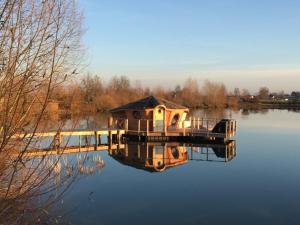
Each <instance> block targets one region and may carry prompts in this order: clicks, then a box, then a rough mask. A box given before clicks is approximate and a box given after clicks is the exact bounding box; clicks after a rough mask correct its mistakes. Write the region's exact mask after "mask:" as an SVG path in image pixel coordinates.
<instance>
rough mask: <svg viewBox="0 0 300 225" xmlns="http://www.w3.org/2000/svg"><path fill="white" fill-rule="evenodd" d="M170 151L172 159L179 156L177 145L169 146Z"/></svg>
mask: <svg viewBox="0 0 300 225" xmlns="http://www.w3.org/2000/svg"><path fill="white" fill-rule="evenodd" d="M171 153H172V156H173V158H174V159H178V158H179V151H178V149H177V147H172V148H171Z"/></svg>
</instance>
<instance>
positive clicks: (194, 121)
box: [193, 117, 196, 128]
mask: <svg viewBox="0 0 300 225" xmlns="http://www.w3.org/2000/svg"><path fill="white" fill-rule="evenodd" d="M193 128H196V118H195V117H193Z"/></svg>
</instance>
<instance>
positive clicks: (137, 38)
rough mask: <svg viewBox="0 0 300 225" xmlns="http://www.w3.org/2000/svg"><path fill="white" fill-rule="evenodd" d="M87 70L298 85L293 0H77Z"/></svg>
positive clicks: (145, 79)
mask: <svg viewBox="0 0 300 225" xmlns="http://www.w3.org/2000/svg"><path fill="white" fill-rule="evenodd" d="M79 3H80V7H81V8H82V9H83V11H84V15H85V20H84V27H85V29H86V32H85V34H84V37H83V43H84V46H85V48H86V59H87V60H86V65H87V66H86V68H85V70H86V71H87V72H90V73H92V74H98V75H100V76H101V77H102V78H104V79H106V80H108V79H109V78H111V77H112V76H114V75H126V76H128V77H129V78H130V79H131V80H132V81H140V82H141V83H142V85H144V86H150V87H153V86H155V85H160V86H162V87H165V88H172V87H174V86H175V85H176V84H183V83H184V81H185V80H186V79H187V78H189V77H192V78H194V79H197V80H198V82H199V84H200V85H201V83H202V82H203V81H204V80H206V79H209V80H212V81H218V82H223V83H224V84H225V85H226V86H227V87H228V88H229V89H233V88H234V87H240V88H247V89H249V90H252V91H255V90H258V89H259V87H261V86H268V87H269V88H270V89H272V90H274V91H280V90H284V91H291V90H300V13H299V12H300V1H298V0H281V1H279V0H251V1H249V0H79Z"/></svg>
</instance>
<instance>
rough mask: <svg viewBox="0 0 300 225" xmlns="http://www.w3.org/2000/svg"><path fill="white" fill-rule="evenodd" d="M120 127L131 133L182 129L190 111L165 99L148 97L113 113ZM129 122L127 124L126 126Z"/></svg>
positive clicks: (119, 108)
mask: <svg viewBox="0 0 300 225" xmlns="http://www.w3.org/2000/svg"><path fill="white" fill-rule="evenodd" d="M110 112H111V114H112V117H113V121H115V122H116V123H117V124H116V125H117V126H118V127H120V128H124V127H126V126H127V127H126V129H128V130H129V131H130V130H132V131H136V130H141V131H146V130H147V131H150V132H165V131H166V130H170V129H172V128H173V129H178V128H182V126H183V124H184V123H183V121H185V120H186V116H187V114H188V112H189V109H188V108H186V107H184V106H181V105H179V104H176V103H173V102H170V101H168V100H166V99H163V98H158V97H155V96H148V97H146V98H143V99H140V100H138V101H135V102H131V103H128V104H126V105H123V106H120V107H118V108H115V109H112V110H111V111H110ZM124 121H127V124H126V125H125V124H124Z"/></svg>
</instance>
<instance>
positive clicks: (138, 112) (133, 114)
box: [132, 111, 142, 120]
mask: <svg viewBox="0 0 300 225" xmlns="http://www.w3.org/2000/svg"><path fill="white" fill-rule="evenodd" d="M132 116H133V118H134V119H137V120H139V119H141V118H142V115H141V112H140V111H133V112H132Z"/></svg>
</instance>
